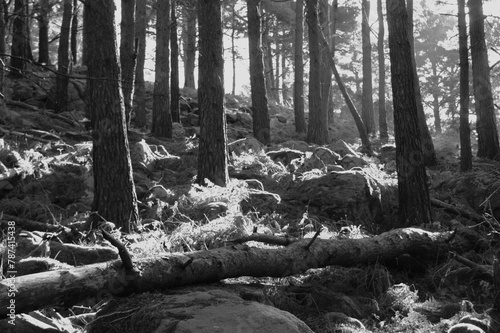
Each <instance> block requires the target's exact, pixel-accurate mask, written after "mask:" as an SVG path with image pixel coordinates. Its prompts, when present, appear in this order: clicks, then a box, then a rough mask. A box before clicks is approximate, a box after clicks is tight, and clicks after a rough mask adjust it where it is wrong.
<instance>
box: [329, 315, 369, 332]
mask: <svg viewBox="0 0 500 333" xmlns="http://www.w3.org/2000/svg"><path fill="white" fill-rule="evenodd" d="M325 320H326V321H327V322H328V323H329V324H333V325H335V326H337V327H339V328H342V327H344V326H347V327H351V328H355V329H358V330H365V329H366V328H365V325H363V323H362V322H360V321H359V320H358V319H355V318H351V317H348V316H346V315H345V314H343V313H342V312H328V313H327V314H325Z"/></svg>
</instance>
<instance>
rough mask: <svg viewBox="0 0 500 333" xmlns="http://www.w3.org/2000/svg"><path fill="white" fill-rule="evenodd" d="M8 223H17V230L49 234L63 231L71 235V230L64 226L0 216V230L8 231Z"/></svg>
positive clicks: (6, 215)
mask: <svg viewBox="0 0 500 333" xmlns="http://www.w3.org/2000/svg"><path fill="white" fill-rule="evenodd" d="M8 221H14V222H16V229H23V230H27V231H47V232H61V231H63V232H64V233H67V234H70V233H71V229H70V228H68V227H65V226H63V225H54V224H48V223H43V222H38V221H33V220H30V219H26V218H22V217H18V216H14V215H9V214H2V215H1V216H0V229H7V227H8V226H9V225H8Z"/></svg>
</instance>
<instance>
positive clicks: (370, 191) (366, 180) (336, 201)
mask: <svg viewBox="0 0 500 333" xmlns="http://www.w3.org/2000/svg"><path fill="white" fill-rule="evenodd" d="M284 201H286V202H287V203H290V204H292V205H294V206H298V205H304V206H309V208H310V213H313V212H311V208H315V209H317V211H316V213H318V214H321V215H323V216H327V217H329V218H333V219H347V220H350V221H352V222H353V223H354V224H362V225H364V226H366V227H368V228H367V229H368V230H370V227H371V226H372V224H373V223H378V222H380V221H381V220H382V219H383V215H382V209H381V189H380V186H379V185H378V184H377V183H376V182H375V181H374V180H373V179H372V178H371V177H370V176H368V175H366V174H365V173H364V172H363V171H359V170H350V171H341V172H332V173H329V174H326V175H320V176H317V177H315V178H312V179H307V180H304V181H302V182H300V183H298V184H297V185H295V186H294V187H293V188H291V189H290V191H288V193H287V194H286V196H285V197H284ZM316 213H314V214H316Z"/></svg>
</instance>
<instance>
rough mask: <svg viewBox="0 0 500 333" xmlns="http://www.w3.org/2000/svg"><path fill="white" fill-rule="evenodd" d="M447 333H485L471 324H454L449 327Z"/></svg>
mask: <svg viewBox="0 0 500 333" xmlns="http://www.w3.org/2000/svg"><path fill="white" fill-rule="evenodd" d="M448 333H486V332H485V331H484V330H482V329H480V328H479V327H477V326H475V325H472V324H464V323H463V324H456V325H453V326H452V327H450V329H449V330H448Z"/></svg>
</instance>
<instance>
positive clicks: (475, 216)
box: [431, 198, 484, 222]
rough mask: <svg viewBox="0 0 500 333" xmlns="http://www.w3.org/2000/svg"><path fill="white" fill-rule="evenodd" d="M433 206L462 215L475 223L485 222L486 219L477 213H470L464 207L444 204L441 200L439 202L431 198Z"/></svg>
mask: <svg viewBox="0 0 500 333" xmlns="http://www.w3.org/2000/svg"><path fill="white" fill-rule="evenodd" d="M431 204H432V205H433V206H436V207H440V208H444V209H445V210H447V211H449V212H452V213H455V214H459V215H462V216H463V217H466V218H468V219H471V220H473V221H475V222H483V221H484V218H483V217H482V216H481V215H479V214H477V213H474V212H471V211H468V210H466V209H464V208H462V207H458V206H455V205H450V204H447V203H446V202H442V201H441V200H438V199H433V198H431Z"/></svg>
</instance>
